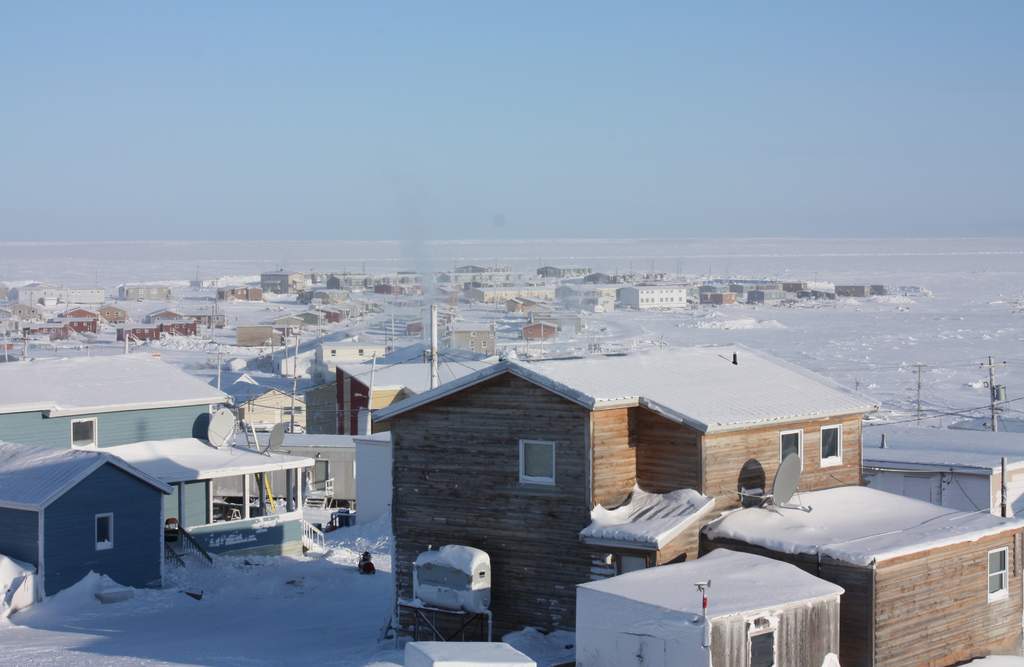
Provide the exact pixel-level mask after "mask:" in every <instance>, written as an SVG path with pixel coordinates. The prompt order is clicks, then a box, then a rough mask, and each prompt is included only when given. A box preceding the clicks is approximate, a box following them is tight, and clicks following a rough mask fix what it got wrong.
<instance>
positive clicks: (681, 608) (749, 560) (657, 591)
mask: <svg viewBox="0 0 1024 667" xmlns="http://www.w3.org/2000/svg"><path fill="white" fill-rule="evenodd" d="M708 580H710V581H711V589H710V592H709V595H708V616H709V617H710V618H719V617H722V616H730V615H732V614H740V613H749V612H754V611H758V610H763V609H771V608H776V607H780V606H784V605H787V604H792V603H798V602H806V601H809V600H817V599H820V598H824V597H833V596H838V595H840V594H841V593H843V589H842V588H840V587H839V586H836V585H835V584H833V583H830V582H827V581H825V580H823V579H819V578H818V577H815V576H814V575H812V574H809V573H807V572H804V571H803V570H801V569H800V568H798V567H796V566H795V565H790V564H789V563H784V562H782V561H779V560H774V559H772V558H765V557H764V556H757V555H754V554H748V553H741V552H737V551H731V550H729V549H716V550H714V551H712V552H711V553H709V554H707V555H706V556H701V557H700V558H697V559H695V560H692V561H686V562H685V563H676V564H672V565H663V566H661V567H652V568H649V569H646V570H637V571H635V572H630V573H628V574H622V575H619V576H617V577H611V578H610V579H603V580H600V581H594V582H589V583H585V584H580V586H579V588H581V589H586V590H588V591H597V592H600V593H605V594H607V595H611V596H615V597H619V598H624V599H627V600H633V601H637V602H642V603H645V604H649V605H652V606H654V607H658V608H660V609H664V610H670V611H674V612H681V613H683V614H687V615H690V616H693V617H696V616H700V615H701V613H702V609H701V595H700V593H699V592H697V591H696V590H695V588H694V584H695V583H696V582H698V581H708ZM637 620H642V619H637Z"/></svg>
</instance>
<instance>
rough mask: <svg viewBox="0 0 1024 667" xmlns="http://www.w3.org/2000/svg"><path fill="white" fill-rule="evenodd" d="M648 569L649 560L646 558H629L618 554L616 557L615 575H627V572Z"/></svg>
mask: <svg viewBox="0 0 1024 667" xmlns="http://www.w3.org/2000/svg"><path fill="white" fill-rule="evenodd" d="M646 569H647V558H646V557H645V556H629V555H626V554H618V555H617V556H616V557H615V573H616V574H626V573H627V572H636V571H637V570H646Z"/></svg>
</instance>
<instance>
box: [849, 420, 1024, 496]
mask: <svg viewBox="0 0 1024 667" xmlns="http://www.w3.org/2000/svg"><path fill="white" fill-rule="evenodd" d="M869 433H870V439H867V438H865V442H864V483H865V484H867V485H868V486H870V487H871V488H873V489H879V490H881V491H888V492H890V493H896V494H899V495H902V496H907V497H908V498H917V499H918V500H924V501H927V502H930V503H935V504H936V505H942V506H943V507H949V508H951V509H957V510H962V511H964V512H972V511H976V510H984V509H987V510H989V511H990V512H992V513H993V514H1001V513H1002V508H1001V503H1002V481H1003V479H1002V478H1003V473H1002V459H1003V458H1004V457H1005V458H1006V462H1007V464H1006V491H1007V498H1006V504H1007V506H1006V515H1007V516H1020V515H1021V513H1024V433H1012V432H1004V431H973V430H966V429H944V428H913V427H910V426H888V425H884V424H883V425H881V426H879V427H877V428H873V429H871V430H870V431H869ZM883 436H884V437H885V446H884V447H883V446H882V437H883Z"/></svg>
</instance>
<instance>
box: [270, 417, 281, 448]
mask: <svg viewBox="0 0 1024 667" xmlns="http://www.w3.org/2000/svg"><path fill="white" fill-rule="evenodd" d="M282 444H284V422H279V423H277V424H274V428H272V429H270V437H269V438H268V439H267V449H268V450H274V449H280V448H281V445H282Z"/></svg>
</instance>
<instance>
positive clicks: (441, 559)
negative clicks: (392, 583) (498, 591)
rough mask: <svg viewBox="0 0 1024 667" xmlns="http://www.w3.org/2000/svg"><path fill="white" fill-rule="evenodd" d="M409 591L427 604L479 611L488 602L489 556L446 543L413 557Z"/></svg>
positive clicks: (489, 580) (489, 589) (489, 599)
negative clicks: (414, 558) (411, 589)
mask: <svg viewBox="0 0 1024 667" xmlns="http://www.w3.org/2000/svg"><path fill="white" fill-rule="evenodd" d="M412 587H413V595H414V596H415V597H416V599H417V600H419V601H420V602H422V603H423V604H425V605H427V606H430V607H437V608H439V609H451V610H453V611H459V610H464V611H470V612H474V613H481V612H484V611H487V609H488V608H489V607H490V606H491V558H490V556H488V555H487V553H486V552H485V551H481V550H480V549H475V548H473V547H467V546H463V545H459V544H449V545H447V546H444V547H441V548H440V549H438V550H437V551H424V552H423V553H421V554H420V555H419V556H417V557H416V561H415V562H414V563H413V574H412Z"/></svg>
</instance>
